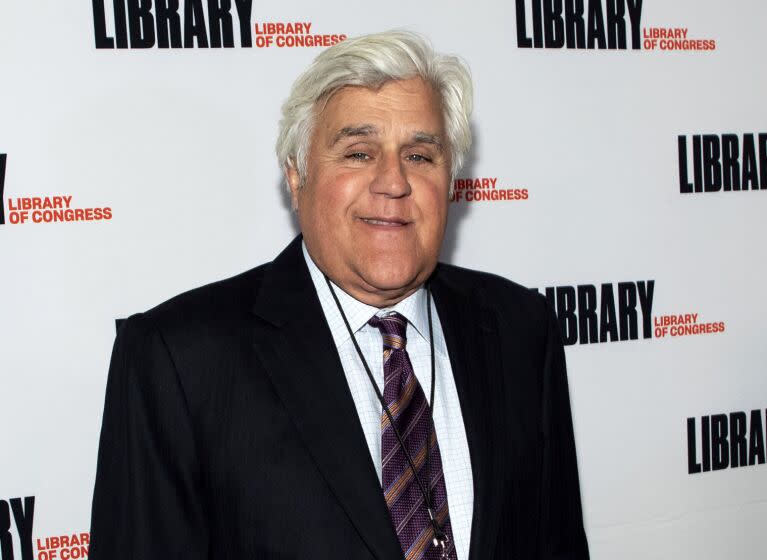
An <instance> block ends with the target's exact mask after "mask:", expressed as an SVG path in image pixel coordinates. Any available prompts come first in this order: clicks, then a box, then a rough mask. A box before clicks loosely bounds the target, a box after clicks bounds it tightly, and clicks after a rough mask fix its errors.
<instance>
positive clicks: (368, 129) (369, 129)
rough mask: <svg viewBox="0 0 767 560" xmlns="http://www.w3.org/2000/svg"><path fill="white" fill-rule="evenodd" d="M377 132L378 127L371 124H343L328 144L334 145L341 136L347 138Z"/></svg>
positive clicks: (370, 134) (371, 134)
mask: <svg viewBox="0 0 767 560" xmlns="http://www.w3.org/2000/svg"><path fill="white" fill-rule="evenodd" d="M376 134H378V129H377V128H376V127H375V126H373V125H372V124H361V125H359V126H345V127H343V128H342V129H341V130H339V131H338V132H336V135H335V136H334V137H333V142H332V143H331V144H330V145H331V146H334V145H335V144H336V143H338V141H339V140H341V139H342V138H349V137H353V136H374V135H376Z"/></svg>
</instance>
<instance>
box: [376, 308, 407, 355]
mask: <svg viewBox="0 0 767 560" xmlns="http://www.w3.org/2000/svg"><path fill="white" fill-rule="evenodd" d="M368 324H369V325H370V326H373V327H375V328H377V329H378V330H379V331H381V337H382V338H383V345H384V347H387V348H394V349H395V350H404V349H405V344H406V343H407V337H406V336H405V332H406V331H407V319H405V318H404V317H403V316H402V315H400V314H399V313H396V312H395V313H390V314H389V315H384V316H383V317H378V316H377V315H374V316H373V317H371V319H370V320H369V321H368Z"/></svg>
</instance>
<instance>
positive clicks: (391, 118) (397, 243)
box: [288, 78, 450, 307]
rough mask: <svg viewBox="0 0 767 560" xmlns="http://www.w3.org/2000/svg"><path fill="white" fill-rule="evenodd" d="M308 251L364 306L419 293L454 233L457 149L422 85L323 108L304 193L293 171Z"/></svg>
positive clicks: (352, 95)
mask: <svg viewBox="0 0 767 560" xmlns="http://www.w3.org/2000/svg"><path fill="white" fill-rule="evenodd" d="M288 183H289V185H290V188H291V197H292V201H293V206H294V207H295V208H296V209H297V212H298V219H299V223H300V225H301V231H302V232H303V236H304V241H305V243H306V247H307V250H308V251H309V254H310V255H311V257H312V259H313V260H314V262H315V263H316V264H317V266H319V268H320V270H322V271H323V272H324V273H325V274H327V275H328V276H329V277H330V279H331V280H333V282H335V283H336V284H337V285H338V286H340V287H341V288H342V289H343V290H344V291H346V292H347V293H349V294H350V295H352V296H353V297H355V298H356V299H358V300H360V301H363V302H364V303H368V304H370V305H374V306H376V307H385V306H388V305H392V304H394V303H396V302H397V301H399V300H401V299H403V298H405V297H407V296H408V295H410V294H411V293H413V292H414V291H415V290H416V289H417V288H418V287H419V286H420V285H421V284H423V282H424V281H425V280H426V279H427V278H428V277H429V275H430V274H431V272H432V271H433V270H434V267H435V266H436V263H437V256H438V255H439V250H440V246H441V245H442V239H443V237H444V233H445V225H446V223H447V209H448V188H449V183H450V150H449V147H448V145H447V139H446V136H445V127H444V122H443V117H442V110H441V104H440V100H439V97H438V96H437V95H436V94H435V92H434V91H433V90H432V88H431V87H429V86H428V85H427V84H426V83H425V82H424V81H423V80H421V79H420V78H410V79H407V80H398V81H390V82H386V83H385V84H384V85H383V86H381V87H380V88H378V89H368V88H364V87H345V88H342V89H340V90H339V91H337V92H336V93H335V94H333V95H332V97H330V99H329V100H328V101H327V103H326V104H325V105H324V107H323V106H321V105H320V108H319V109H318V114H317V115H316V119H315V126H314V130H313V133H312V137H311V142H310V148H309V156H308V161H307V177H306V182H305V184H304V185H303V186H300V178H299V176H298V173H297V172H296V170H295V169H293V168H290V169H288Z"/></svg>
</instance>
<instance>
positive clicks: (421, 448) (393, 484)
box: [368, 313, 456, 560]
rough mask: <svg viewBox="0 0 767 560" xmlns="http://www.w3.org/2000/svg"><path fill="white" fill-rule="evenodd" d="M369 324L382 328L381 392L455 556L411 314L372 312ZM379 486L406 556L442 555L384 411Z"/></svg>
mask: <svg viewBox="0 0 767 560" xmlns="http://www.w3.org/2000/svg"><path fill="white" fill-rule="evenodd" d="M368 323H369V324H370V325H372V326H373V327H376V328H377V329H378V330H379V331H381V337H382V338H383V353H384V390H383V397H384V401H385V402H386V404H387V406H388V407H389V411H390V412H391V414H392V417H393V418H394V422H395V424H396V425H397V428H398V429H399V432H400V434H401V435H402V439H403V440H404V442H405V446H406V447H407V449H408V451H409V452H410V457H411V458H412V460H413V463H414V464H415V467H416V469H417V470H418V476H419V478H420V479H421V481H422V482H423V484H426V481H427V480H428V481H429V484H430V488H431V502H432V511H434V514H435V517H436V518H437V521H438V522H439V524H440V526H441V527H442V531H443V532H444V533H445V535H447V539H448V540H447V547H446V552H447V556H445V557H446V558H449V559H451V560H455V559H456V553H455V543H454V542H453V531H452V528H451V526H450V517H449V515H448V509H447V491H446V489H445V479H444V476H443V473H442V458H441V457H440V453H439V445H438V444H437V436H436V433H434V432H433V431H431V434H432V438H431V449H430V451H429V455H430V457H429V463H430V469H429V470H430V471H431V473H427V472H426V465H425V463H426V438H427V434H428V433H429V432H430V430H429V420H430V417H431V414H430V412H429V404H428V402H427V401H426V397H425V396H424V393H423V389H421V385H420V384H419V383H418V380H417V379H416V377H415V374H414V373H413V365H412V364H411V363H410V358H409V357H408V355H407V352H406V351H405V344H406V342H407V339H406V337H405V332H406V329H407V319H405V318H404V317H403V316H402V315H400V314H399V313H392V314H390V315H386V316H385V317H373V318H372V319H370V321H368ZM381 461H382V470H381V485H382V487H383V491H384V498H385V499H386V505H387V506H388V507H389V514H390V515H391V520H392V522H393V523H394V528H395V530H396V532H397V537H398V538H399V542H400V545H401V546H402V552H403V553H404V555H405V558H406V560H419V559H421V558H425V559H429V560H438V559H440V558H443V556H441V554H442V550H441V548H437V547H435V546H433V544H432V539H433V537H434V528H433V526H432V524H431V521H430V520H429V513H428V511H427V507H426V504H425V500H424V496H423V493H422V492H421V489H420V488H419V485H418V482H416V480H415V479H414V478H413V470H412V469H411V468H410V464H409V463H408V460H407V458H406V457H405V454H404V452H403V451H402V448H401V447H400V444H399V441H398V440H397V435H396V434H395V433H394V430H393V429H392V427H391V425H390V423H389V418H388V416H387V415H386V412H383V413H382V414H381Z"/></svg>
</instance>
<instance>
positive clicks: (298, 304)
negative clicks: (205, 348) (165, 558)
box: [254, 237, 402, 560]
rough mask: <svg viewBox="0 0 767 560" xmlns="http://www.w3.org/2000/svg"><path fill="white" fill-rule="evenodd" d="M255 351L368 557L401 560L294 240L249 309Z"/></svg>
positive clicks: (329, 337)
mask: <svg viewBox="0 0 767 560" xmlns="http://www.w3.org/2000/svg"><path fill="white" fill-rule="evenodd" d="M254 312H255V314H256V315H257V316H258V317H260V318H261V319H263V320H265V321H266V323H260V324H259V325H258V326H257V327H256V333H255V340H254V344H255V348H256V352H257V355H258V356H259V357H260V358H261V360H262V361H263V363H264V365H265V367H266V369H267V371H268V373H269V375H270V377H271V380H272V382H273V384H274V386H275V388H276V390H277V393H278V394H279V396H280V398H281V399H282V401H283V403H284V404H285V407H286V409H287V410H288V413H289V414H290V415H291V417H292V418H293V421H294V423H295V425H296V428H297V429H298V431H299V433H300V434H301V436H302V438H303V440H304V443H305V444H306V446H307V448H308V449H309V452H310V454H311V456H312V458H313V459H314V461H315V462H316V464H317V468H318V469H319V470H320V472H321V473H322V476H323V477H324V478H325V480H326V481H327V483H328V486H329V487H330V489H331V491H332V492H333V494H334V495H335V497H336V498H337V499H338V501H339V503H340V504H341V507H342V508H343V509H344V511H345V512H346V514H347V515H348V517H349V520H350V522H351V523H352V524H353V525H354V526H355V528H356V529H357V531H358V533H359V535H360V537H361V538H362V540H363V541H364V542H365V543H366V544H367V546H368V548H369V549H370V551H371V553H372V554H373V555H374V556H375V557H376V558H380V559H386V560H388V559H392V558H401V557H402V552H401V550H400V547H399V542H398V540H397V536H396V534H395V532H394V528H393V527H392V524H391V519H390V518H389V511H388V509H387V508H386V502H385V501H384V499H383V493H382V491H381V486H380V483H379V481H378V477H377V475H376V473H375V468H374V465H373V462H372V459H371V457H370V450H369V449H368V446H367V443H366V441H365V438H364V434H363V432H362V427H361V426H360V422H359V417H358V415H357V411H356V408H355V406H354V402H353V400H352V396H351V393H350V391H349V388H348V385H347V382H346V378H345V376H344V374H343V368H342V366H341V361H340V359H339V357H338V352H337V350H336V346H335V344H334V342H333V338H332V335H331V333H330V329H329V328H328V326H327V323H326V321H325V316H324V314H323V311H322V306H321V304H320V302H319V300H318V298H317V295H316V292H315V289H314V285H313V284H312V280H311V277H310V275H309V271H308V269H307V267H306V263H305V261H304V257H303V254H302V251H301V238H300V237H298V238H296V239H295V240H294V241H293V242H292V243H291V244H290V245H289V246H288V247H287V248H286V249H285V251H283V253H282V254H280V255H279V256H278V257H277V259H275V261H274V262H273V263H272V265H271V267H270V270H269V272H268V273H267V275H266V276H265V278H264V281H263V284H262V286H261V289H260V291H259V293H258V295H257V298H256V304H255V306H254Z"/></svg>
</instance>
